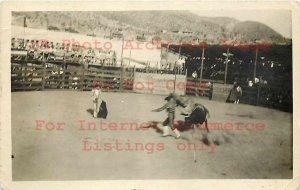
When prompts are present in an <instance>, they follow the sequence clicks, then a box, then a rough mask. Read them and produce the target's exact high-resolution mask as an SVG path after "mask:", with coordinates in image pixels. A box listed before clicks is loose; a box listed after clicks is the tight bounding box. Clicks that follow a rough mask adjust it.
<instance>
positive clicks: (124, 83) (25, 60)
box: [11, 51, 213, 99]
mask: <svg viewBox="0 0 300 190" xmlns="http://www.w3.org/2000/svg"><path fill="white" fill-rule="evenodd" d="M135 72H140V73H152V74H153V75H159V74H174V75H178V74H177V73H175V72H176V71H170V70H158V69H155V68H134V67H116V66H103V65H102V66H101V65H87V64H80V63H76V62H72V61H68V60H67V59H66V58H65V56H62V59H56V60H49V59H46V58H45V56H44V54H43V53H41V54H38V55H37V56H29V55H28V54H27V53H24V51H14V52H13V53H12V55H11V91H28V90H47V89H73V90H82V91H84V90H91V89H92V87H93V86H94V85H95V84H96V83H98V84H100V86H101V87H102V89H103V90H106V91H133V87H134V86H133V85H134V73H135ZM212 84H213V83H212V82H209V81H201V82H200V81H199V80H195V79H191V78H187V81H186V84H184V85H185V88H186V91H185V92H186V94H187V95H196V96H204V97H208V98H209V99H211V98H212V91H213V85H212Z"/></svg>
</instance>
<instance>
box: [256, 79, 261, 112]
mask: <svg viewBox="0 0 300 190" xmlns="http://www.w3.org/2000/svg"><path fill="white" fill-rule="evenodd" d="M260 91H261V89H260V82H259V84H258V87H257V96H256V105H257V106H258V105H259V102H260V100H259V99H260Z"/></svg>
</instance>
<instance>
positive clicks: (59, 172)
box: [12, 91, 293, 180]
mask: <svg viewBox="0 0 300 190" xmlns="http://www.w3.org/2000/svg"><path fill="white" fill-rule="evenodd" d="M163 98H164V96H159V95H144V94H134V93H113V92H106V93H105V92H104V93H103V99H104V100H105V101H106V102H107V107H108V112H109V113H108V118H107V119H106V120H103V121H102V127H103V126H104V127H103V128H100V127H99V126H97V127H98V128H97V130H79V129H80V127H81V126H80V122H79V120H81V122H84V126H83V127H84V129H87V125H86V123H87V122H91V123H95V122H96V123H99V122H100V119H94V118H93V117H92V115H91V114H90V112H89V109H92V107H93V105H92V100H91V94H90V92H77V91H39V92H13V93H12V146H13V147H12V154H13V159H12V166H13V170H12V172H13V180H108V179H208V178H212V179H217V178H222V179H227V178H252V179H253V178H255V179H259V178H291V177H292V170H293V169H292V114H291V113H285V112H281V111H277V110H272V109H268V108H261V107H255V106H249V105H242V104H239V105H234V104H226V103H222V102H216V101H209V100H208V99H206V98H202V97H198V98H195V100H196V101H198V102H200V103H202V104H204V105H205V106H206V107H207V108H208V110H209V111H210V119H209V126H210V127H211V126H212V123H219V124H223V125H226V126H227V128H226V129H225V128H223V129H220V128H219V129H217V128H215V129H213V128H211V131H210V133H209V134H206V133H205V132H204V131H203V130H201V131H196V133H195V134H194V135H193V137H192V134H193V131H192V130H184V131H182V132H181V134H182V138H181V139H175V138H174V137H172V136H169V137H165V138H164V137H161V133H160V130H159V129H155V127H153V126H152V127H151V128H145V129H139V130H134V129H133V128H131V129H130V127H129V123H131V124H132V123H133V122H135V123H138V124H139V125H143V127H144V126H146V124H145V123H148V122H150V121H163V120H164V119H165V117H166V112H164V111H163V112H158V113H156V112H151V110H152V109H155V108H158V107H160V106H162V105H163V104H164V103H165V102H164V100H163ZM176 118H178V119H183V118H182V116H180V115H179V111H177V116H176ZM37 120H44V121H45V124H46V123H47V122H64V123H65V126H64V127H63V129H64V130H63V131H61V130H51V129H53V128H52V127H53V126H52V125H51V124H48V125H47V126H46V125H42V127H41V129H40V130H37V128H36V121H37ZM103 122H105V124H104V123H103ZM112 123H113V124H112ZM121 123H123V124H121ZM124 123H128V125H126V126H125V124H124ZM237 123H240V124H237ZM121 125H122V126H123V127H122V126H121ZM230 125H231V127H228V126H230ZM237 125H238V126H239V127H236V126H237ZM109 126H110V127H109ZM158 127H160V125H158ZM47 128H48V130H47ZM58 129H59V128H58ZM104 129H106V130H104ZM49 130H50V131H49ZM173 135H174V134H173ZM205 135H208V137H207V138H208V139H209V140H210V142H215V143H210V144H208V143H207V142H206V143H204V142H203V140H202V139H203V137H205ZM84 142H86V144H85V145H86V147H84ZM95 142H98V145H99V146H98V147H97V145H96V144H95ZM116 142H118V143H120V144H121V145H122V146H121V145H118V146H119V148H120V147H121V148H120V149H119V151H117V150H116V149H117V148H116V146H117V145H116ZM135 143H139V144H140V146H143V150H142V148H141V147H139V148H138V149H137V150H136V149H135V148H136V147H135V146H136V144H135ZM192 143H194V144H192ZM104 144H106V145H104ZM109 144H110V145H109ZM207 144H208V145H207ZM216 144H217V145H216ZM129 145H130V146H131V150H128V149H130V148H128V147H127V146H129ZM193 145H195V147H196V150H195V157H196V159H197V162H194V151H193V148H194V146H193ZM89 148H91V149H98V150H89ZM84 149H86V150H84ZM121 149H122V150H121ZM125 149H126V150H125Z"/></svg>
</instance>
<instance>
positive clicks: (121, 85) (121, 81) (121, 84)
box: [120, 36, 124, 91]
mask: <svg viewBox="0 0 300 190" xmlns="http://www.w3.org/2000/svg"><path fill="white" fill-rule="evenodd" d="M123 49H124V36H123V37H122V52H121V80H120V87H121V91H123Z"/></svg>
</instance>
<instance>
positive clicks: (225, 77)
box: [224, 48, 229, 84]
mask: <svg viewBox="0 0 300 190" xmlns="http://www.w3.org/2000/svg"><path fill="white" fill-rule="evenodd" d="M228 57H229V48H227V53H226V60H225V64H226V65H225V76H224V83H225V84H226V81H227V68H228Z"/></svg>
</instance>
